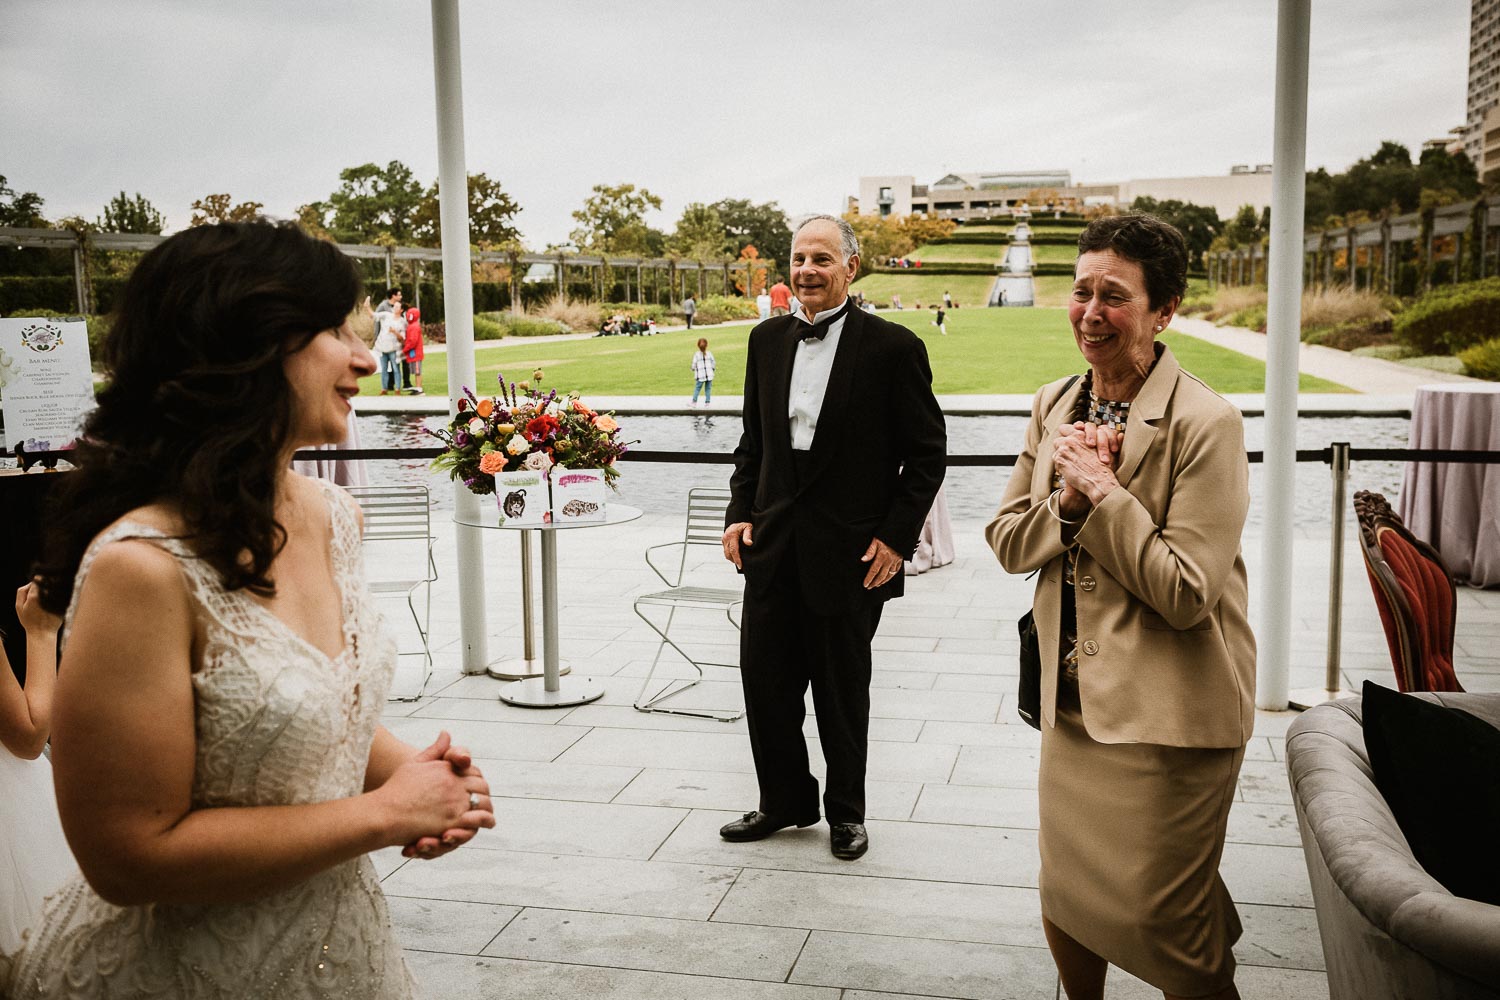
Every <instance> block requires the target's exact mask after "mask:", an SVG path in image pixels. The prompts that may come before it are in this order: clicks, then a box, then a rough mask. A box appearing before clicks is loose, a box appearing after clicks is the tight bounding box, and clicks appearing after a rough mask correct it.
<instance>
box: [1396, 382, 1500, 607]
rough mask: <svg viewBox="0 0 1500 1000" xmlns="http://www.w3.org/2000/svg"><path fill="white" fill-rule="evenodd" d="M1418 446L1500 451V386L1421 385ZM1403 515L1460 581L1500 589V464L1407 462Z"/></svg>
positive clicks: (1414, 433)
mask: <svg viewBox="0 0 1500 1000" xmlns="http://www.w3.org/2000/svg"><path fill="white" fill-rule="evenodd" d="M1411 447H1413V448H1458V449H1463V450H1472V451H1500V385H1494V384H1490V383H1485V384H1482V385H1476V384H1473V383H1467V382H1464V383H1451V384H1445V385H1424V386H1422V387H1421V388H1419V389H1418V390H1417V397H1416V401H1415V402H1414V403H1413V404H1412V411H1411ZM1399 512H1400V514H1401V519H1402V520H1403V521H1405V522H1406V526H1407V527H1408V528H1410V529H1411V531H1412V534H1414V535H1416V536H1417V537H1418V538H1420V539H1422V540H1423V541H1425V542H1427V543H1428V544H1430V545H1431V546H1432V547H1433V548H1435V549H1437V550H1438V552H1439V553H1441V554H1442V557H1443V564H1444V565H1445V566H1446V567H1447V568H1448V572H1449V573H1451V574H1453V576H1454V577H1455V578H1457V579H1459V580H1462V581H1466V582H1467V583H1468V584H1469V585H1470V586H1473V587H1496V586H1500V465H1472V464H1466V465H1457V464H1453V463H1449V464H1446V465H1445V464H1438V463H1432V462H1419V463H1418V462H1414V463H1411V464H1408V465H1407V467H1406V479H1405V482H1404V483H1403V484H1402V487H1401V503H1400V506H1399Z"/></svg>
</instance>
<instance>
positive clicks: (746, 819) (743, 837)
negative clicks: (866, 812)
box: [719, 811, 822, 844]
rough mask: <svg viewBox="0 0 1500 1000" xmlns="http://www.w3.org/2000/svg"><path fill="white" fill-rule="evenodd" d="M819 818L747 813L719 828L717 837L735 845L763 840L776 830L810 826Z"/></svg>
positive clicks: (813, 815)
mask: <svg viewBox="0 0 1500 1000" xmlns="http://www.w3.org/2000/svg"><path fill="white" fill-rule="evenodd" d="M821 818H822V817H821V816H819V815H818V814H817V813H815V812H814V813H809V814H808V815H807V816H803V817H799V818H796V819H783V818H782V817H780V816H768V815H766V814H765V813H763V812H759V811H757V812H747V813H745V815H743V816H741V817H740V818H739V819H737V820H735V821H734V822H733V823H725V824H724V825H723V826H722V827H720V828H719V836H721V837H723V838H724V839H725V840H729V841H733V842H734V843H736V844H739V843H743V842H745V841H747V840H764V839H765V838H767V837H769V836H770V835H771V834H773V833H775V832H776V831H777V830H785V829H786V828H787V827H789V826H812V825H813V824H814V823H816V822H817V821H818V820H819V819H821Z"/></svg>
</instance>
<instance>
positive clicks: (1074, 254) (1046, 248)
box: [1031, 243, 1078, 264]
mask: <svg viewBox="0 0 1500 1000" xmlns="http://www.w3.org/2000/svg"><path fill="white" fill-rule="evenodd" d="M1031 259H1032V260H1034V261H1036V262H1037V263H1038V264H1071V263H1073V261H1075V260H1077V259H1078V250H1077V248H1075V247H1065V246H1060V245H1057V244H1053V243H1038V244H1036V245H1034V246H1033V247H1032V248H1031Z"/></svg>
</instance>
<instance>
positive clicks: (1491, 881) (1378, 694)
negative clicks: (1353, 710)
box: [1363, 681, 1500, 906]
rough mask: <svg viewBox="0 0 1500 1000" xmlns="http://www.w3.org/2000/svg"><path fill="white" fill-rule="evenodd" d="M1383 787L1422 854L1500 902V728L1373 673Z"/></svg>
mask: <svg viewBox="0 0 1500 1000" xmlns="http://www.w3.org/2000/svg"><path fill="white" fill-rule="evenodd" d="M1363 714H1364V732H1365V752H1366V753H1368V754H1369V756H1370V769H1371V770H1372V771H1373V772H1374V773H1375V787H1376V788H1378V789H1380V794H1381V795H1383V796H1385V801H1386V803H1387V804H1388V805H1389V806H1390V807H1391V812H1392V813H1393V814H1394V815H1395V817H1396V822H1397V823H1398V824H1400V826H1401V832H1402V833H1403V834H1405V835H1406V842H1407V843H1408V844H1409V845H1410V846H1411V850H1412V854H1414V855H1416V858H1417V862H1418V863H1419V864H1420V865H1421V866H1422V867H1423V868H1425V869H1427V873H1428V874H1429V875H1431V876H1432V877H1433V878H1435V879H1437V880H1438V881H1439V882H1441V883H1442V884H1443V886H1444V887H1445V888H1447V890H1448V891H1449V892H1451V893H1453V894H1454V895H1455V896H1463V897H1465V898H1466V899H1477V900H1479V901H1480V902H1484V903H1490V904H1493V905H1496V906H1500V847H1497V845H1500V729H1496V728H1495V727H1494V726H1492V725H1490V724H1489V723H1488V722H1485V721H1484V720H1483V719H1480V718H1478V717H1477V716H1474V715H1471V714H1470V713H1468V712H1465V711H1462V710H1461V709H1457V708H1444V707H1443V706H1442V705H1435V704H1433V703H1432V702H1429V701H1424V700H1423V699H1421V698H1416V697H1413V696H1412V695H1409V694H1401V693H1400V692H1398V691H1392V690H1391V689H1390V688H1386V687H1381V686H1380V685H1379V684H1373V683H1371V682H1370V681H1365V685H1364V711H1363Z"/></svg>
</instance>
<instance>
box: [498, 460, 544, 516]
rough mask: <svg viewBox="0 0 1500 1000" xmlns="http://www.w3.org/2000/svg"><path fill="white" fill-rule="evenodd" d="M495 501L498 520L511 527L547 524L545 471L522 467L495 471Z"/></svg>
mask: <svg viewBox="0 0 1500 1000" xmlns="http://www.w3.org/2000/svg"><path fill="white" fill-rule="evenodd" d="M495 503H496V504H498V505H499V507H500V523H501V524H505V525H511V526H514V527H521V528H525V527H536V528H540V527H541V526H542V525H543V524H546V523H547V515H548V508H549V504H548V498H547V474H546V473H545V472H536V471H532V470H529V469H523V470H521V471H519V472H497V473H495Z"/></svg>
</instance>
